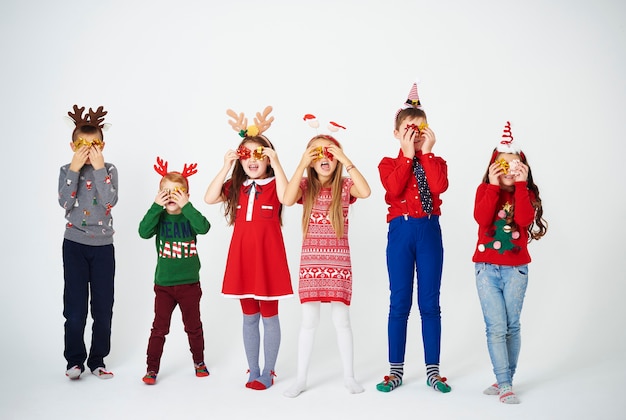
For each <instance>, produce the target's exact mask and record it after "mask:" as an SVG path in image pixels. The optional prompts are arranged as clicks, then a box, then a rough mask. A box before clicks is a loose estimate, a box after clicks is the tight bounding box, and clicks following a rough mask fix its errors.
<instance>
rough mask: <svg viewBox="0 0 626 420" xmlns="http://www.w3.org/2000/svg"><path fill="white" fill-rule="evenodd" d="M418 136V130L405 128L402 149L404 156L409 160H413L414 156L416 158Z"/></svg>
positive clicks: (401, 142)
mask: <svg viewBox="0 0 626 420" xmlns="http://www.w3.org/2000/svg"><path fill="white" fill-rule="evenodd" d="M418 136H419V133H418V132H417V130H415V129H413V128H411V127H405V128H404V133H402V138H401V139H400V149H402V154H403V155H404V156H405V157H406V158H408V159H413V156H415V142H416V141H417V138H418Z"/></svg>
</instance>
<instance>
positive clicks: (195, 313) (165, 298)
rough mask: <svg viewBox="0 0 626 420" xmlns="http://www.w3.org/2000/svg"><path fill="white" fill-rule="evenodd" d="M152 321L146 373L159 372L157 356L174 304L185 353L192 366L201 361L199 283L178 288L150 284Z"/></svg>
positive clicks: (202, 340)
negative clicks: (186, 342) (186, 347)
mask: <svg viewBox="0 0 626 420" xmlns="http://www.w3.org/2000/svg"><path fill="white" fill-rule="evenodd" d="M154 293H155V296H154V322H153V323H152V331H151V332H150V339H149V340H148V351H147V356H148V357H147V364H148V371H154V372H156V373H158V372H159V367H160V365H161V355H162V354H163V346H164V345H165V336H166V335H167V334H168V333H169V332H170V321H171V320H172V312H174V308H176V305H178V306H179V307H180V312H181V314H182V316H183V324H184V325H185V332H186V333H187V337H188V339H189V350H191V355H192V356H193V361H194V363H200V362H203V361H204V335H203V333H202V321H201V320H200V298H201V297H202V289H201V288H200V283H199V282H198V283H193V284H181V285H179V286H159V285H156V284H155V285H154Z"/></svg>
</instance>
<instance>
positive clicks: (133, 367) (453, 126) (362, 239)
mask: <svg viewBox="0 0 626 420" xmlns="http://www.w3.org/2000/svg"><path fill="white" fill-rule="evenodd" d="M548 3H549V4H548ZM625 12H626V7H625V6H624V4H623V3H622V2H618V1H609V0H600V1H597V2H594V4H593V5H592V4H590V3H589V2H583V1H578V0H575V1H552V2H544V1H538V0H532V1H526V2H523V3H522V2H514V1H494V0H477V1H474V2H465V1H439V2H436V1H416V0H413V1H405V0H402V1H387V2H382V1H372V0H365V1H363V0H362V1H357V0H345V1H330V0H318V1H317V2H304V1H291V2H288V1H277V0H268V1H265V2H258V1H253V0H248V1H245V0H231V1H222V2H216V1H190V0H181V1H178V2H166V1H160V0H159V1H132V0H131V1H129V0H125V1H117V0H116V1H108V2H104V1H103V2H89V1H87V2H86V1H82V2H79V1H68V0H63V1H55V2H47V1H43V0H40V1H35V0H31V1H17V0H4V1H3V2H2V3H1V4H0V52H1V53H2V64H1V66H0V80H1V81H0V86H1V89H0V127H1V128H2V131H1V134H0V135H1V136H2V142H1V146H0V147H1V149H2V157H3V159H4V162H5V163H4V167H5V169H6V171H5V177H4V180H5V181H4V184H5V187H4V189H5V195H6V198H5V202H4V205H3V206H2V208H1V210H0V211H1V212H2V219H3V220H5V222H4V223H5V229H4V231H5V233H6V235H5V240H4V242H2V244H1V245H0V246H1V249H0V253H1V255H2V262H3V266H4V267H5V271H4V273H5V274H4V276H3V284H4V286H3V293H2V295H3V304H2V305H1V306H0V319H1V320H2V327H3V328H2V342H3V344H2V346H1V347H0V356H1V357H0V366H1V372H2V373H3V375H2V378H1V379H0V417H3V418H31V417H32V418H38V417H44V416H45V417H47V418H56V417H57V416H59V417H61V416H63V415H65V414H67V412H68V410H70V412H79V413H80V412H85V413H89V416H88V417H91V418H105V417H106V418H111V417H113V418H132V417H136V416H138V415H140V413H141V412H143V411H144V410H145V409H146V408H147V407H149V408H150V410H151V412H152V414H151V415H152V416H156V417H157V418H159V415H162V416H163V417H171V416H173V415H182V416H183V417H187V418H194V417H196V416H198V417H202V416H205V415H207V414H208V413H210V412H213V413H218V414H219V413H221V414H224V415H232V416H234V417H236V416H237V415H238V414H241V415H248V416H249V415H250V414H249V413H250V412H251V411H252V410H257V409H258V410H259V413H261V415H262V416H269V415H270V413H271V415H275V416H278V417H280V416H284V417H291V416H293V415H295V414H294V413H302V412H303V411H304V410H306V413H305V414H310V415H311V417H312V418H315V417H316V416H319V415H325V414H326V415H328V414H329V413H342V412H346V413H347V412H348V410H350V411H353V412H354V413H356V414H355V415H359V413H360V415H361V416H362V417H363V418H372V417H373V416H374V415H376V416H379V415H383V414H382V413H388V412H393V407H394V406H396V407H400V408H401V409H402V410H410V412H414V413H416V414H423V413H426V414H428V413H431V414H437V413H438V414H439V415H441V414H443V415H451V416H452V417H453V418H458V417H465V418H467V417H471V415H470V413H476V416H480V417H481V418H491V417H496V416H501V415H505V414H506V415H508V416H515V415H517V416H519V418H524V417H526V418H527V417H528V416H530V415H532V416H534V417H535V418H542V416H545V418H574V417H573V416H576V415H581V416H582V417H581V418H584V417H586V416H587V415H589V416H591V415H592V414H593V415H594V416H597V415H603V416H604V418H619V417H621V416H620V412H621V411H623V410H624V408H626V404H625V403H624V400H623V398H622V397H621V392H619V386H620V385H621V383H623V379H624V377H625V375H626V363H625V360H624V352H625V351H626V337H625V334H624V319H625V315H626V313H625V312H626V311H625V309H624V306H623V305H622V302H623V296H624V294H625V292H626V286H625V282H624V280H625V276H624V271H623V269H621V264H620V260H621V258H623V256H624V250H623V243H622V241H623V238H624V235H625V234H626V228H625V224H624V210H625V194H624V187H623V185H622V182H620V181H621V180H622V178H623V174H622V170H621V168H622V166H623V163H622V158H623V156H624V146H623V142H622V137H623V115H622V114H623V110H624V101H625V100H626V83H625V78H624V76H623V75H624V73H625V71H626V62H625V58H626V57H625V55H626V54H625V52H626V42H625V41H626V33H625V32H626V31H625V27H624V21H625V20H624V19H625V18H626V13H625ZM416 77H419V79H420V81H421V84H420V86H419V90H420V96H421V99H422V102H423V104H424V106H425V109H426V111H427V113H428V117H429V123H430V126H431V127H432V128H433V130H434V131H435V133H436V135H437V144H436V146H435V152H436V153H437V154H438V155H440V156H442V157H443V158H444V159H446V160H447V162H448V166H449V181H450V188H449V190H448V191H447V192H446V193H445V194H444V195H443V196H442V198H443V201H444V203H443V216H442V218H441V225H442V229H443V233H444V248H445V253H446V254H445V263H444V278H443V286H442V298H441V301H442V320H443V321H442V322H443V341H442V360H441V363H442V364H441V367H442V373H443V374H444V375H446V376H448V378H449V382H450V383H451V385H452V386H453V388H454V391H453V392H452V393H451V394H448V395H445V396H442V395H439V394H435V393H433V392H432V391H431V390H428V389H427V388H426V387H425V386H424V385H423V381H424V367H423V354H422V347H421V339H420V329H419V316H418V313H417V308H416V307H415V310H414V314H413V315H412V317H411V320H410V328H411V333H410V336H409V340H410V343H409V347H408V352H407V360H406V369H407V373H406V378H405V380H406V385H405V386H403V387H402V388H401V389H399V390H398V391H396V392H394V393H393V395H392V394H390V395H383V394H380V393H377V392H376V391H375V390H374V385H375V383H376V382H378V381H379V380H380V379H381V378H382V376H383V375H384V374H386V373H387V369H388V365H387V356H386V354H387V353H386V351H387V343H386V317H387V305H388V290H387V276H386V266H385V245H386V232H387V224H386V223H385V215H386V206H385V203H384V198H383V197H384V191H383V188H382V186H381V184H380V181H379V178H378V171H377V165H378V162H379V161H380V159H381V158H382V157H383V156H395V154H396V153H397V150H398V144H397V141H396V140H395V139H394V138H393V136H392V130H393V115H394V113H395V111H396V109H397V108H398V107H399V106H400V105H401V104H402V102H403V101H404V100H405V98H406V95H407V93H408V91H409V89H410V87H411V84H412V83H413V81H414V80H415V79H416ZM75 103H76V104H79V105H80V106H87V107H94V108H95V107H97V106H99V105H104V106H105V109H106V110H108V111H109V113H108V115H107V116H106V121H107V122H109V123H111V124H112V128H111V129H110V130H109V131H108V132H107V133H106V134H105V140H106V148H105V158H106V160H107V161H109V162H112V163H114V164H116V165H117V167H118V170H119V176H120V189H119V195H120V199H119V203H118V205H117V206H116V207H115V208H114V210H113V211H114V220H115V228H116V231H117V233H116V235H115V247H116V255H117V276H116V303H115V308H114V311H115V313H114V327H113V337H112V340H113V346H112V352H111V355H110V356H109V357H108V359H107V363H108V367H109V368H110V369H111V370H113V371H114V372H115V373H116V378H115V379H114V380H113V381H109V382H107V383H104V382H97V380H95V378H93V377H91V376H90V375H89V377H87V378H84V380H81V381H78V383H69V381H67V380H66V379H65V378H64V376H63V371H64V366H65V361H64V359H63V357H62V350H63V317H62V287H63V280H62V264H61V242H62V235H63V229H64V219H63V210H62V209H61V208H60V207H59V206H58V204H57V193H56V189H57V180H58V172H59V167H60V166H61V165H62V164H65V163H67V162H69V160H70V159H71V150H70V147H69V141H70V133H71V128H70V127H69V126H68V125H67V124H66V123H65V122H64V120H63V117H64V116H65V115H66V113H67V111H69V110H70V109H71V107H72V105H73V104H75ZM266 105H272V106H273V107H274V112H273V115H274V116H275V118H276V119H275V122H274V124H273V125H272V127H271V128H270V129H269V130H268V131H267V133H266V134H267V135H268V137H269V138H270V139H271V140H272V142H273V143H274V144H275V146H276V148H277V151H278V153H279V157H280V158H281V161H282V163H283V166H284V168H285V171H286V173H287V174H288V176H289V177H290V176H291V175H292V173H293V171H294V169H295V167H296V164H297V162H298V160H299V159H300V156H301V153H302V152H303V150H304V146H305V144H306V142H307V141H308V140H309V138H310V137H311V136H312V135H313V134H314V132H313V130H312V129H311V128H309V127H308V126H307V125H306V124H305V123H304V122H303V121H302V116H303V115H304V114H305V113H313V114H315V115H317V116H318V118H319V119H320V120H321V121H328V120H334V121H337V122H339V123H341V124H342V125H344V126H346V127H347V128H348V129H347V130H346V131H345V132H343V133H341V134H340V135H339V140H340V141H341V142H342V143H343V146H344V149H345V151H346V154H347V155H348V156H349V157H350V158H351V159H352V160H353V162H354V163H355V165H357V166H359V168H360V170H361V171H362V173H363V174H364V175H365V176H366V178H367V180H368V181H369V183H370V185H371V187H372V195H371V197H370V198H368V199H367V200H358V201H357V202H356V204H355V205H354V206H353V209H352V211H351V214H350V220H351V224H350V240H351V245H352V257H353V266H354V296H353V305H352V312H351V313H352V321H353V328H354V339H355V369H356V373H357V378H358V379H359V380H361V381H362V382H363V384H364V386H365V387H366V392H365V393H364V394H360V395H356V396H350V395H348V394H347V393H346V392H345V391H344V390H342V389H341V379H340V378H341V365H340V363H339V356H338V352H337V349H336V344H335V339H334V331H333V327H332V323H331V321H330V318H329V316H328V313H327V312H323V320H322V321H323V322H322V323H321V326H320V329H319V331H318V334H317V339H316V348H315V352H314V355H313V361H312V365H311V369H310V373H311V374H310V378H311V380H310V388H311V389H310V390H309V391H307V392H306V393H304V394H303V395H302V396H300V397H299V398H297V399H296V400H288V399H285V398H284V397H282V395H281V394H282V391H283V390H284V389H286V387H287V386H288V385H290V383H291V382H292V381H293V380H294V379H295V363H296V352H297V333H298V328H299V317H300V308H299V302H298V300H297V299H291V300H288V301H284V302H283V303H281V307H280V311H281V312H280V316H281V321H282V328H283V343H282V347H281V352H280V355H279V361H278V366H277V373H278V375H279V377H278V378H277V383H276V385H275V386H274V388H272V389H270V390H269V391H267V392H264V393H252V392H251V391H248V390H246V389H245V388H243V383H244V381H245V378H246V376H245V369H246V364H245V358H244V354H243V346H242V342H241V337H240V330H241V315H240V309H239V305H238V303H237V302H236V301H232V300H227V299H224V298H222V297H221V296H220V295H219V291H220V288H221V277H222V274H223V269H224V264H225V258H226V251H227V246H228V243H229V240H230V235H231V228H229V227H227V226H226V223H225V220H224V217H223V212H222V208H221V207H220V206H207V205H205V204H204V202H203V201H202V196H203V195H204V191H205V189H206V187H207V185H208V183H209V182H210V181H211V179H212V178H213V177H214V175H215V174H216V173H217V171H218V170H219V168H220V167H221V165H222V158H223V155H224V153H225V152H226V150H227V149H228V148H233V147H235V146H236V145H237V143H238V142H239V136H238V135H237V134H236V133H235V132H234V131H232V129H231V128H230V126H229V125H228V124H227V120H228V117H227V116H226V114H225V110H226V109H227V108H233V109H235V110H236V111H238V112H244V113H246V115H248V116H252V115H253V114H254V113H255V112H257V111H260V110H262V109H263V107H265V106H266ZM507 120H509V121H511V122H512V126H513V135H514V136H515V139H516V141H519V142H520V143H521V144H522V146H523V149H524V151H525V153H526V154H527V156H528V159H529V161H530V164H531V167H532V169H533V173H534V177H535V181H536V183H537V184H538V185H539V187H540V191H541V196H542V198H543V203H544V209H545V218H546V219H547V220H548V222H549V231H548V234H547V236H546V237H545V238H544V239H542V240H541V241H539V242H533V243H532V244H531V245H530V251H531V255H532V256H533V262H532V264H531V266H530V283H529V288H528V291H527V298H526V303H525V308H524V311H523V318H522V321H523V326H522V330H523V332H522V335H523V339H524V346H523V350H522V355H521V360H520V367H519V373H518V376H517V387H518V392H519V393H520V398H521V399H522V401H523V403H522V404H521V405H520V406H519V407H513V408H511V407H502V405H501V404H498V403H497V402H496V401H495V400H493V399H488V398H487V397H485V396H483V395H482V394H481V392H480V391H481V390H482V389H483V388H484V387H485V386H487V385H488V384H490V383H491V382H492V381H493V379H492V374H491V368H490V364H489V360H488V354H487V350H486V344H485V339H484V325H483V321H482V314H481V313H480V306H479V303H478V298H477V296H476V292H475V287H474V276H473V265H472V263H471V255H472V253H473V248H474V243H475V239H476V238H475V236H476V225H475V222H474V221H473V218H472V209H473V199H474V191H475V189H476V187H477V185H478V183H479V182H480V180H481V177H482V175H483V173H484V170H485V168H486V165H487V161H488V159H489V157H490V152H491V150H492V148H493V147H494V146H495V144H496V143H497V142H498V141H499V139H500V135H501V131H502V127H503V125H504V123H505V122H506V121H507ZM157 155H159V156H161V157H164V158H165V159H166V160H168V161H169V164H170V167H171V168H182V166H183V164H184V163H186V162H198V169H199V172H198V174H197V175H195V176H193V177H192V178H191V179H190V184H191V200H192V202H193V203H194V205H195V206H196V207H197V208H199V209H200V210H201V211H202V212H203V213H204V214H205V215H206V216H207V218H208V219H209V220H210V222H211V223H212V229H211V230H210V232H209V233H208V234H207V235H206V236H203V237H201V238H200V239H199V245H198V247H199V253H200V256H201V260H202V271H201V281H202V286H203V290H204V297H203V301H202V316H203V321H204V328H205V336H206V361H207V364H208V365H209V368H210V369H211V373H212V374H211V376H210V377H209V378H208V379H206V380H196V379H195V378H191V376H189V375H191V373H190V372H191V370H190V367H191V358H190V357H189V353H188V350H187V345H186V337H185V336H184V333H183V332H182V325H181V323H180V316H179V313H178V312H176V313H175V316H174V322H173V327H172V333H171V334H170V336H169V339H168V343H167V345H166V348H165V354H164V359H163V369H162V372H161V375H160V377H159V380H160V382H159V384H158V386H157V387H153V388H149V387H145V386H143V384H141V381H140V378H141V376H142V375H143V373H144V368H145V365H144V363H145V360H144V359H145V356H144V355H145V347H146V344H147V338H148V335H149V330H150V324H151V321H152V299H153V292H152V276H153V270H154V265H155V259H156V256H155V252H154V245H153V242H152V241H144V240H142V239H140V238H139V236H138V234H137V227H138V223H139V221H140V219H141V218H142V216H143V215H144V213H145V211H146V210H147V209H148V207H149V206H150V204H151V202H152V201H153V199H154V196H155V194H156V191H157V187H158V181H159V176H158V175H157V174H156V173H155V172H154V170H153V169H152V165H153V163H154V160H155V157H156V156H157ZM300 217H301V208H300V207H299V206H294V207H291V208H287V209H286V210H285V212H284V236H285V242H286V247H287V252H288V256H289V262H290V269H291V273H292V277H293V282H294V289H296V288H297V269H298V261H299V252H300V240H301V236H300ZM90 378H91V379H90ZM190 378H191V379H190ZM168 380H169V384H168ZM199 381H200V382H199ZM84 382H87V383H84ZM312 405H313V407H314V408H310V407H311V406H312ZM70 407H71V408H70ZM98 407H100V408H98ZM341 407H343V410H345V411H341V410H340V408H341ZM111 410H113V411H111ZM181 410H182V411H181ZM263 410H267V411H263ZM506 410H508V411H506ZM621 415H623V414H621Z"/></svg>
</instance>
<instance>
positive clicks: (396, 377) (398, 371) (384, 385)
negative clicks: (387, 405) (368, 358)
mask: <svg viewBox="0 0 626 420" xmlns="http://www.w3.org/2000/svg"><path fill="white" fill-rule="evenodd" d="M402 375H404V363H390V365H389V376H385V377H384V379H383V381H382V382H380V383H378V384H376V389H377V390H379V391H381V392H390V391H393V390H394V389H396V388H397V387H399V386H400V385H402Z"/></svg>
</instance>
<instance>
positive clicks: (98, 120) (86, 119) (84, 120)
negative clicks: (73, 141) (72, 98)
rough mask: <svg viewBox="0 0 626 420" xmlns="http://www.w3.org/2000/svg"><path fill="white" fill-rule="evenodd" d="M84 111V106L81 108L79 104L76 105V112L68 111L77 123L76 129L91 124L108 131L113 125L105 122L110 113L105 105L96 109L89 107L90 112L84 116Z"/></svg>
mask: <svg viewBox="0 0 626 420" xmlns="http://www.w3.org/2000/svg"><path fill="white" fill-rule="evenodd" d="M83 112H85V107H84V106H83V107H80V108H79V107H78V105H74V112H73V113H72V111H69V112H68V113H67V115H69V117H70V119H71V120H72V121H73V122H74V124H75V125H76V129H79V128H81V127H84V126H91V127H96V128H99V129H100V130H105V131H106V130H107V129H108V128H109V127H110V126H111V124H108V123H105V122H104V116H105V115H106V114H107V113H108V111H105V110H104V107H103V106H99V107H98V109H96V110H95V111H94V110H93V109H91V108H89V112H88V113H86V114H85V115H84V116H83Z"/></svg>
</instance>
